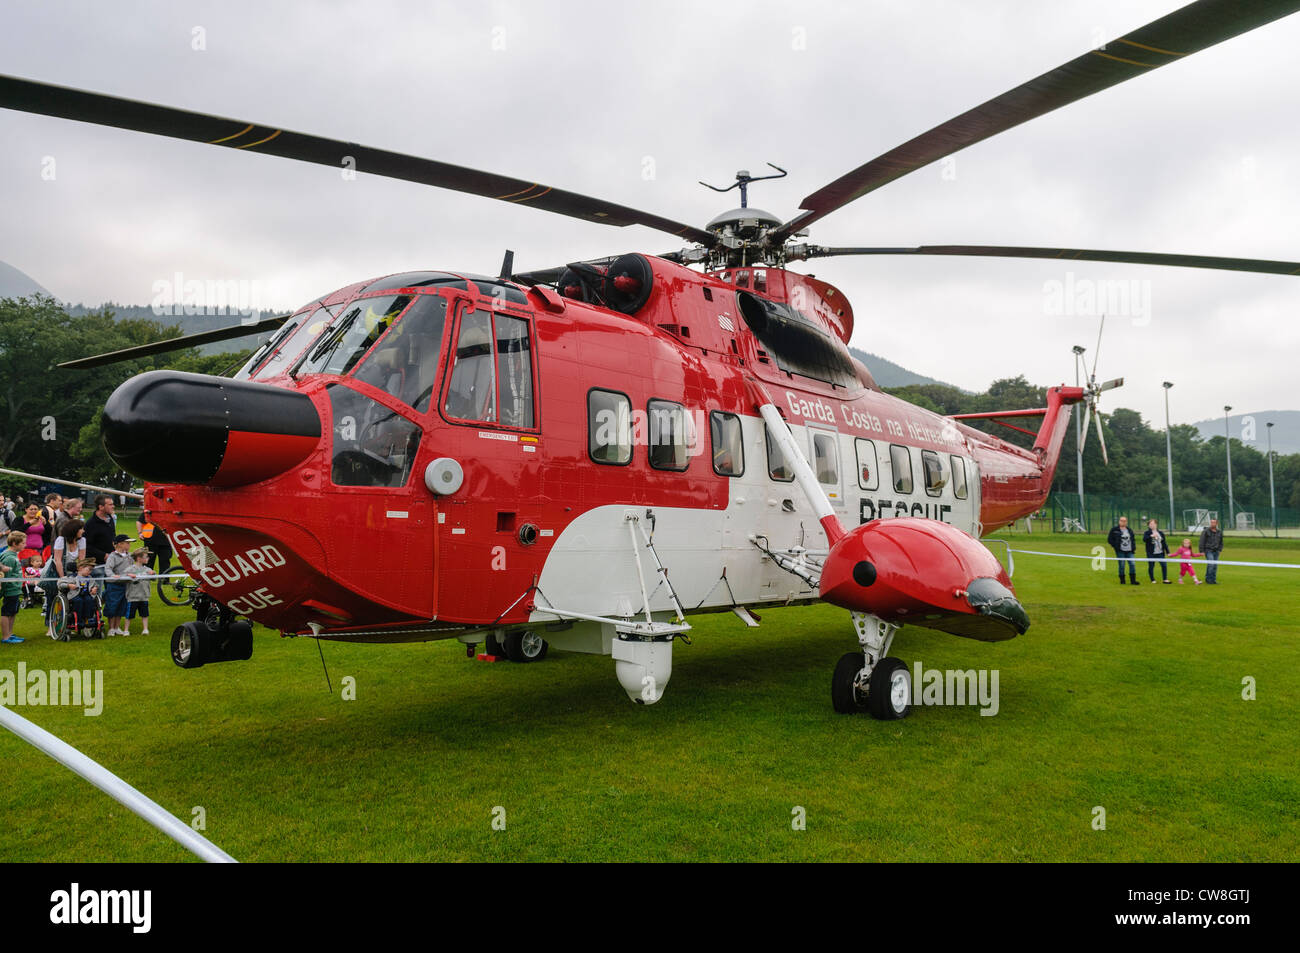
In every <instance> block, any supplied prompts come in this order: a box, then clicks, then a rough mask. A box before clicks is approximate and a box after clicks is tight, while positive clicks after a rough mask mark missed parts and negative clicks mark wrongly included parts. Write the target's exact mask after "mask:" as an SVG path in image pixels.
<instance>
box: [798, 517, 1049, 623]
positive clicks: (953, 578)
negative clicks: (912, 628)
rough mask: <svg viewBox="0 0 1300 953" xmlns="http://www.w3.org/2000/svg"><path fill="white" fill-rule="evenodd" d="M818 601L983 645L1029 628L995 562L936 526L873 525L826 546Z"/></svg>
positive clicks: (968, 540)
mask: <svg viewBox="0 0 1300 953" xmlns="http://www.w3.org/2000/svg"><path fill="white" fill-rule="evenodd" d="M821 597H822V598H823V599H825V600H826V601H827V602H829V603H831V604H833V605H837V606H843V607H844V608H846V609H850V610H853V611H855V612H870V613H872V614H874V615H878V616H880V617H881V618H882V619H885V620H886V621H888V622H900V623H904V622H905V623H909V624H912V625H922V626H926V627H928V628H932V629H941V630H943V631H945V632H951V633H953V634H954V635H964V636H967V637H969V638H974V639H981V640H983V641H998V640H1001V639H1010V638H1014V637H1015V636H1017V635H1019V634H1021V633H1023V632H1024V631H1025V630H1026V629H1027V628H1029V617H1028V616H1027V615H1026V614H1025V610H1024V608H1023V607H1022V606H1021V605H1020V603H1019V602H1018V601H1017V600H1016V597H1015V592H1014V591H1013V590H1012V588H1011V579H1010V578H1009V577H1008V576H1007V574H1006V571H1005V570H1004V569H1003V568H1002V564H1001V563H1000V562H998V560H997V557H995V556H994V555H993V554H992V553H990V552H989V551H988V550H987V549H985V548H984V545H983V544H982V543H980V542H979V540H977V539H975V538H973V537H971V536H968V535H967V534H965V533H963V532H962V531H961V530H959V529H956V528H955V527H952V526H949V525H948V524H947V523H940V522H938V521H937V520H926V519H913V518H911V517H899V518H897V519H881V520H872V521H871V522H870V523H866V524H864V525H862V526H859V527H857V528H855V529H854V530H853V531H852V532H850V533H849V534H848V535H847V536H845V537H844V538H843V539H841V540H840V541H839V542H837V543H836V544H835V545H834V546H832V547H831V551H830V555H829V556H828V557H827V559H826V565H825V566H824V567H823V569H822V577H821Z"/></svg>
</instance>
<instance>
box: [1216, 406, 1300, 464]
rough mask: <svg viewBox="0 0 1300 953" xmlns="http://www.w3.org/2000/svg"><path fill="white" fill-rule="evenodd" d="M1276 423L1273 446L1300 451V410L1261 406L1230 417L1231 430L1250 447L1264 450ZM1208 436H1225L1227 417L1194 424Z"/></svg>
mask: <svg viewBox="0 0 1300 953" xmlns="http://www.w3.org/2000/svg"><path fill="white" fill-rule="evenodd" d="M1269 422H1272V424H1273V449H1274V450H1276V451H1278V452H1279V453H1282V454H1288V453H1300V410H1258V411H1254V412H1253V413H1249V414H1232V415H1231V416H1229V417H1228V434H1229V436H1231V437H1232V438H1233V439H1235V440H1240V441H1241V442H1242V443H1244V444H1246V445H1247V446H1249V447H1252V448H1254V449H1255V450H1258V451H1259V452H1260V453H1264V452H1266V451H1267V450H1268V434H1267V433H1266V431H1267V430H1268V428H1267V427H1266V426H1265V424H1267V423H1269ZM1192 426H1193V427H1195V428H1196V429H1197V430H1199V431H1200V432H1201V436H1202V437H1204V438H1206V439H1207V440H1208V439H1209V438H1210V437H1222V436H1223V418H1222V417H1217V418H1215V419H1214V420H1200V421H1197V422H1196V423H1194V424H1192Z"/></svg>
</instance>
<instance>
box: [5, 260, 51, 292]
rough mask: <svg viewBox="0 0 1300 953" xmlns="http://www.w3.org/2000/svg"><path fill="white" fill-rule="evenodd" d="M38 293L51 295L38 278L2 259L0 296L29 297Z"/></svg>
mask: <svg viewBox="0 0 1300 953" xmlns="http://www.w3.org/2000/svg"><path fill="white" fill-rule="evenodd" d="M36 294H41V295H50V293H49V292H48V291H46V290H45V289H44V288H43V287H41V285H40V284H39V283H38V282H37V281H36V279H34V278H32V277H31V276H30V275H28V274H26V273H25V272H22V271H19V270H18V269H17V268H15V267H14V266H13V265H10V264H6V263H5V262H3V261H0V298H27V297H30V296H32V295H36ZM50 297H53V295H50Z"/></svg>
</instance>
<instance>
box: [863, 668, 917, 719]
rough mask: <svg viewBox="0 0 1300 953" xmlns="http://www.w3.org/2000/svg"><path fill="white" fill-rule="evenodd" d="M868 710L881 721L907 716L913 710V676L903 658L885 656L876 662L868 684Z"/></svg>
mask: <svg viewBox="0 0 1300 953" xmlns="http://www.w3.org/2000/svg"><path fill="white" fill-rule="evenodd" d="M867 710H868V711H870V712H871V717H872V718H879V719H880V720H881V721H897V720H898V719H899V718H906V717H907V713H908V712H909V711H911V710H912V678H911V676H910V675H909V674H908V671H907V663H906V662H904V661H903V660H902V659H896V658H883V659H881V660H880V661H879V662H878V663H876V669H875V671H873V672H872V673H871V682H870V684H869V685H868V686H867Z"/></svg>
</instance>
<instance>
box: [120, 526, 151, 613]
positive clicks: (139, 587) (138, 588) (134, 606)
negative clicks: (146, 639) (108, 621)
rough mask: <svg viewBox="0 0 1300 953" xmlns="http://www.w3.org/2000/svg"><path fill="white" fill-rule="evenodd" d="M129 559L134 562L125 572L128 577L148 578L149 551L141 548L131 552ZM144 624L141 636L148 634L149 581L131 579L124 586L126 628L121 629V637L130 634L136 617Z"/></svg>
mask: <svg viewBox="0 0 1300 953" xmlns="http://www.w3.org/2000/svg"><path fill="white" fill-rule="evenodd" d="M131 559H132V560H134V562H132V564H131V568H129V569H128V570H127V571H126V572H127V575H130V576H149V575H150V571H149V565H148V560H149V550H148V549H146V548H144V547H141V548H140V549H136V550H133V551H132V553H131ZM137 615H138V616H139V617H140V621H141V622H142V623H143V624H144V628H143V629H141V630H140V634H141V635H148V634H149V580H148V579H138V580H137V579H132V580H131V581H130V582H128V583H127V584H126V627H125V628H124V629H123V631H122V634H123V635H130V634H131V620H132V619H134V618H135V617H136V616H137Z"/></svg>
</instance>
